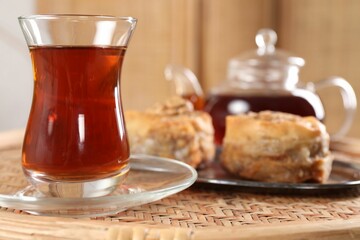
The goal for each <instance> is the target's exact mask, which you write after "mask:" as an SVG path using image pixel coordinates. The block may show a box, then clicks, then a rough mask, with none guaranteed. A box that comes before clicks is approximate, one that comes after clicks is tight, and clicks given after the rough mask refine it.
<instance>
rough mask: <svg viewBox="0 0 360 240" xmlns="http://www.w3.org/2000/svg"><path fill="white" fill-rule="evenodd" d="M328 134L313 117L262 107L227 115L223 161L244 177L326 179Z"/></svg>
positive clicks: (288, 180)
mask: <svg viewBox="0 0 360 240" xmlns="http://www.w3.org/2000/svg"><path fill="white" fill-rule="evenodd" d="M332 160H333V158H332V155H331V153H330V151H329V134H328V133H327V132H326V128H325V126H324V125H323V124H322V123H321V122H319V121H318V120H317V119H316V118H314V117H300V116H296V115H292V114H287V113H280V112H271V111H263V112H260V113H249V114H246V115H238V116H228V117H227V118H226V133H225V138H224V141H223V151H222V153H221V163H222V165H223V166H224V168H226V169H227V170H228V171H229V172H231V173H233V174H235V175H237V176H240V177H242V178H246V179H251V180H257V181H264V182H284V183H300V182H318V183H323V182H325V181H326V180H327V179H328V177H329V174H330V171H331V165H332Z"/></svg>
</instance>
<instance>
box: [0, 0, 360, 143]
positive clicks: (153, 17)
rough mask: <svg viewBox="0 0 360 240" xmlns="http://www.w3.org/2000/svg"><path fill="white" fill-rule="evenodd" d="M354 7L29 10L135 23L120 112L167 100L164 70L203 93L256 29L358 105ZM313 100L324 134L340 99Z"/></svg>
mask: <svg viewBox="0 0 360 240" xmlns="http://www.w3.org/2000/svg"><path fill="white" fill-rule="evenodd" d="M359 9H360V1H356V0H347V1H343V0H317V1H313V0H224V1H219V0H106V1H104V0H102V1H100V0H92V1H88V0H76V1H73V0H62V1H58V0H34V9H33V11H34V12H35V13H81V14H110V15H131V16H133V17H136V18H138V20H139V22H138V27H137V29H136V31H135V35H134V37H133V39H132V42H131V44H130V46H129V50H128V52H127V56H126V60H125V64H124V68H123V75H122V86H123V87H122V94H123V100H124V105H125V108H126V109H130V108H135V109H144V108H145V107H148V106H149V105H151V104H152V103H154V102H157V101H161V100H163V99H165V98H167V97H169V96H170V95H171V94H172V91H171V87H170V85H169V83H168V82H166V81H165V79H164V75H163V70H164V67H165V65H166V64H168V63H176V64H181V65H184V66H186V67H189V68H191V69H192V70H193V71H194V72H195V73H196V74H197V76H198V78H199V79H200V81H201V84H202V86H203V87H204V89H205V90H206V91H208V90H209V89H210V88H211V87H213V86H215V85H216V84H218V83H219V82H221V81H223V80H224V79H225V76H226V67H227V62H228V60H229V59H230V58H231V57H234V56H236V55H239V54H240V53H242V52H244V51H246V50H250V49H254V48H255V47H256V45H255V41H254V38H255V34H256V32H257V31H258V30H259V29H260V28H263V27H270V28H273V29H274V30H276V32H277V33H278V39H279V40H278V44H277V47H278V48H283V49H285V50H287V51H290V52H292V53H294V54H295V55H297V56H300V57H303V58H304V59H305V60H306V65H305V67H304V68H303V69H302V70H301V72H300V78H301V80H302V81H303V82H308V81H318V80H321V79H323V78H325V77H327V76H331V75H339V76H342V77H344V78H346V79H347V80H348V81H349V82H350V83H351V85H352V86H353V88H354V89H355V92H356V94H357V95H358V100H359V96H360V67H359V66H358V64H359V63H360V14H359ZM22 14H28V12H23V13H22ZM7 20H8V19H4V18H2V19H1V21H2V22H3V21H7ZM0 30H1V29H0ZM24 44H25V41H24ZM28 61H30V59H28ZM2 66H3V65H2ZM29 77H31V76H29ZM0 81H4V79H0ZM28 81H31V79H28ZM24 87H28V86H27V85H26V86H24ZM29 90H30V92H31V89H29ZM0 91H1V89H0ZM320 96H321V97H322V99H323V102H324V103H325V104H324V105H325V108H326V114H327V119H326V124H327V126H328V129H329V130H330V131H335V129H337V127H338V126H339V125H340V123H341V122H342V119H343V111H342V103H341V99H340V94H339V92H337V91H336V90H333V89H329V90H324V91H323V92H321V93H320ZM0 98H1V97H0ZM0 101H4V100H3V99H0ZM26 101H28V99H26ZM0 111H1V109H0ZM24 112H25V113H24ZM27 113H28V110H27V109H25V110H24V109H23V110H21V114H23V115H24V116H27ZM23 115H22V116H23ZM3 117H4V116H3V115H1V118H3ZM1 118H0V129H4V128H13V127H19V126H18V125H19V124H18V125H16V126H15V125H11V126H10V125H7V126H6V127H4V124H2V123H1ZM22 118H24V119H26V117H22ZM359 121H360V112H359V111H358V113H357V115H356V119H355V121H354V124H353V127H352V129H351V131H350V132H349V134H348V135H349V136H352V137H359V138H360V124H359Z"/></svg>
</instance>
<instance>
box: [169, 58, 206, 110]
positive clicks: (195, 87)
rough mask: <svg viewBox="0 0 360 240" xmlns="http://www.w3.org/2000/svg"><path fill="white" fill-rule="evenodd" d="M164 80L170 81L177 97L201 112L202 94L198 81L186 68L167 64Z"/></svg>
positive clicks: (203, 103) (202, 104)
mask: <svg viewBox="0 0 360 240" xmlns="http://www.w3.org/2000/svg"><path fill="white" fill-rule="evenodd" d="M164 74H165V79H166V80H169V81H172V82H173V83H174V86H175V92H176V94H177V95H178V96H181V97H182V98H184V99H187V100H189V101H191V102H192V103H193V105H194V109H195V110H203V108H204V105H205V100H204V93H203V90H202V88H201V86H200V83H199V80H198V79H197V77H196V76H195V74H194V73H193V72H192V71H191V70H190V69H188V68H185V67H182V66H179V65H174V64H169V65H167V66H166V67H165V71H164Z"/></svg>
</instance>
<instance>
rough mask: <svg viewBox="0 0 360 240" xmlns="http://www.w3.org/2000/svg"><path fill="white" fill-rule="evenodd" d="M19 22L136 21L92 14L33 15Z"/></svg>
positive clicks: (121, 17)
mask: <svg viewBox="0 0 360 240" xmlns="http://www.w3.org/2000/svg"><path fill="white" fill-rule="evenodd" d="M18 19H19V20H29V19H35V20H53V19H74V20H89V19H93V20H113V21H129V22H136V21H137V19H136V18H134V17H130V16H124V17H123V16H114V15H96V14H94V15H92V14H34V15H22V16H19V17H18Z"/></svg>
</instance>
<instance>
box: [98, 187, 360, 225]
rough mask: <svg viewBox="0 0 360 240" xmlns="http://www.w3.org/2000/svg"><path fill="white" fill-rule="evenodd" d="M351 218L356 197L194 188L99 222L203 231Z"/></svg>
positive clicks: (359, 207)
mask: <svg viewBox="0 0 360 240" xmlns="http://www.w3.org/2000/svg"><path fill="white" fill-rule="evenodd" d="M354 217H360V198H359V197H356V196H346V197H301V196H274V195H260V194H249V193H242V192H238V191H236V190H234V191H229V190H226V191H221V190H213V189H209V188H196V187H195V188H194V187H193V188H191V189H189V190H185V191H183V192H181V193H178V194H176V195H173V196H170V197H168V198H166V199H163V200H160V201H157V202H155V203H151V204H147V205H143V206H139V207H135V208H132V209H129V210H127V211H125V212H122V213H119V214H117V215H115V216H110V217H106V218H98V219H99V220H108V221H109V220H111V221H121V222H132V223H136V224H160V225H172V226H178V227H189V228H203V227H213V226H223V227H232V226H240V225H261V224H272V223H279V222H309V223H310V222H314V221H331V220H336V219H350V218H354Z"/></svg>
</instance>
